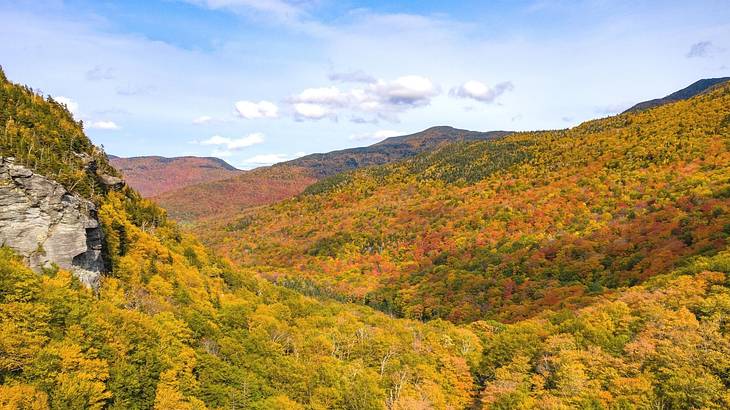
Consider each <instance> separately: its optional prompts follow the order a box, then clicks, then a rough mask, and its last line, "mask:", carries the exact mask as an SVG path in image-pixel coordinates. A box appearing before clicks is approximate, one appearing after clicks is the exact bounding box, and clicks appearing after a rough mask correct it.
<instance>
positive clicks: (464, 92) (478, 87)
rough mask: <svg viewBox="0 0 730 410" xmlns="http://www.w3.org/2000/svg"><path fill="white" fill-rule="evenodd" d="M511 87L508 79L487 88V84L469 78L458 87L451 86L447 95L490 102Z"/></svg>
mask: <svg viewBox="0 0 730 410" xmlns="http://www.w3.org/2000/svg"><path fill="white" fill-rule="evenodd" d="M513 89H514V85H512V83H511V82H509V81H505V82H502V83H499V84H497V85H496V86H494V88H489V86H487V85H486V84H484V83H483V82H481V81H476V80H471V81H467V82H465V83H463V84H461V85H460V86H458V87H454V88H452V89H451V91H449V95H451V96H452V97H458V98H471V99H473V100H477V101H481V102H484V103H491V102H494V100H496V99H497V97H499V96H500V95H502V94H504V93H505V92H507V91H511V90H513Z"/></svg>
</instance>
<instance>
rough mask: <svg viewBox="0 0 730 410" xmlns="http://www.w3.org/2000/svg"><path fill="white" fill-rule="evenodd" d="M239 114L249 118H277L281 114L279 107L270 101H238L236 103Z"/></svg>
mask: <svg viewBox="0 0 730 410" xmlns="http://www.w3.org/2000/svg"><path fill="white" fill-rule="evenodd" d="M236 111H238V115H240V116H241V117H243V118H246V119H247V120H251V119H255V118H276V117H278V116H279V107H277V106H276V104H274V103H272V102H269V101H259V102H253V101H245V100H242V101H238V102H237V103H236Z"/></svg>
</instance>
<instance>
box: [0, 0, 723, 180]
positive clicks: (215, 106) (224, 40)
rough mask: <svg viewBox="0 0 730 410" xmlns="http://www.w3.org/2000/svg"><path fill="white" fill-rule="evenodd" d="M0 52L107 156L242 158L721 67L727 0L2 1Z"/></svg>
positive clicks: (658, 92)
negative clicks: (69, 115) (71, 116)
mask: <svg viewBox="0 0 730 410" xmlns="http://www.w3.org/2000/svg"><path fill="white" fill-rule="evenodd" d="M0 65H1V66H2V67H3V69H4V70H5V73H6V75H7V76H8V78H10V79H11V80H12V81H14V82H17V83H21V84H26V85H29V86H31V87H33V88H34V89H37V90H39V91H41V92H42V93H44V94H48V95H51V96H53V97H54V98H55V99H57V100H58V101H61V102H63V103H65V104H66V105H67V107H68V108H69V109H70V110H71V111H72V112H73V114H74V116H75V118H76V119H78V120H82V121H83V122H84V128H85V130H86V132H87V134H88V135H89V136H90V138H91V139H92V140H93V141H94V143H96V144H99V145H103V146H104V147H105V150H106V152H107V153H110V154H114V155H119V156H137V155H162V156H181V155H197V156H217V157H220V158H223V159H225V160H226V161H228V162H229V163H231V164H232V165H234V166H236V167H239V168H244V169H249V168H254V167H257V166H262V165H268V164H271V163H274V162H278V161H283V160H288V159H291V158H294V157H297V156H301V155H304V154H309V153H314V152H327V151H332V150H336V149H343V148H348V147H355V146H364V145H370V144H372V143H375V142H377V141H379V140H382V139H384V138H387V137H389V136H394V135H404V134H410V133H414V132H418V131H421V130H423V129H426V128H428V127H431V126H438V125H450V126H453V127H457V128H464V129H471V130H479V131H490V130H538V129H557V128H567V127H571V126H574V125H577V124H579V123H581V122H582V121H586V120H589V119H593V118H600V117H605V116H608V115H613V114H616V113H618V112H621V111H622V110H624V109H626V108H628V107H630V106H632V105H633V104H635V103H636V102H639V101H643V100H647V99H651V98H657V97H662V96H664V95H667V94H669V93H671V92H673V91H676V90H678V89H680V88H683V87H685V86H687V85H689V84H691V83H692V82H694V81H696V80H698V79H700V78H709V77H722V76H730V1H728V0H693V1H687V0H682V1H674V0H656V1H647V0H632V1H628V0H627V1H624V0H614V1H610V0H571V1H568V0H524V1H521V0H492V1H486V0H485V1H460V2H452V1H435V0H420V1H403V2H395V1H354V0H339V1H335V0H268V1H267V0H159V1H155V0H124V1H104V0H68V1H62V0H0Z"/></svg>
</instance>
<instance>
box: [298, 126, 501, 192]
mask: <svg viewBox="0 0 730 410" xmlns="http://www.w3.org/2000/svg"><path fill="white" fill-rule="evenodd" d="M508 134H509V132H508V131H491V132H477V131H467V130H460V129H458V128H453V127H444V126H441V127H432V128H428V129H426V130H424V131H421V132H417V133H415V134H410V135H403V136H399V137H390V138H386V139H385V140H383V141H380V142H378V143H375V144H373V145H370V146H368V147H360V148H350V149H344V150H340V151H332V152H328V153H324V154H311V155H306V156H304V157H301V158H297V159H294V160H291V161H287V162H285V163H284V164H286V165H294V166H298V167H303V168H307V169H310V170H312V175H314V176H315V177H316V178H318V179H321V178H326V177H328V176H332V175H335V174H339V173H341V172H344V171H349V170H353V169H356V168H362V167H367V166H372V165H382V164H387V163H391V162H396V161H399V160H402V159H405V158H408V157H412V156H415V155H417V154H419V153H421V152H424V151H428V150H431V149H434V148H436V147H438V146H439V145H441V144H444V143H451V142H458V141H474V140H489V139H496V138H501V137H503V136H505V135H508Z"/></svg>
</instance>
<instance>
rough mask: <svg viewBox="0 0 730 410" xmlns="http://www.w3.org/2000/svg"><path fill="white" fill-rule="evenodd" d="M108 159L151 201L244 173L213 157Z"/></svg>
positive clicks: (132, 185) (112, 157) (131, 184)
mask: <svg viewBox="0 0 730 410" xmlns="http://www.w3.org/2000/svg"><path fill="white" fill-rule="evenodd" d="M109 160H110V163H111V164H112V165H113V166H114V167H115V168H116V169H118V170H119V171H121V173H122V174H123V175H124V179H125V180H126V181H127V183H128V184H129V185H130V186H131V187H132V188H134V189H135V190H137V191H138V192H139V193H140V194H142V195H143V196H144V197H148V198H149V197H154V196H158V195H160V194H163V193H166V192H170V191H174V190H176V189H180V188H184V187H187V186H190V185H194V184H199V183H204V182H210V181H217V180H221V179H226V178H230V177H233V176H235V175H238V174H240V173H241V172H242V171H241V170H238V169H236V168H234V167H233V166H231V165H230V164H228V163H227V162H225V161H223V160H222V159H218V158H212V157H174V158H165V157H158V156H147V157H131V158H120V157H116V156H113V155H110V156H109Z"/></svg>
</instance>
